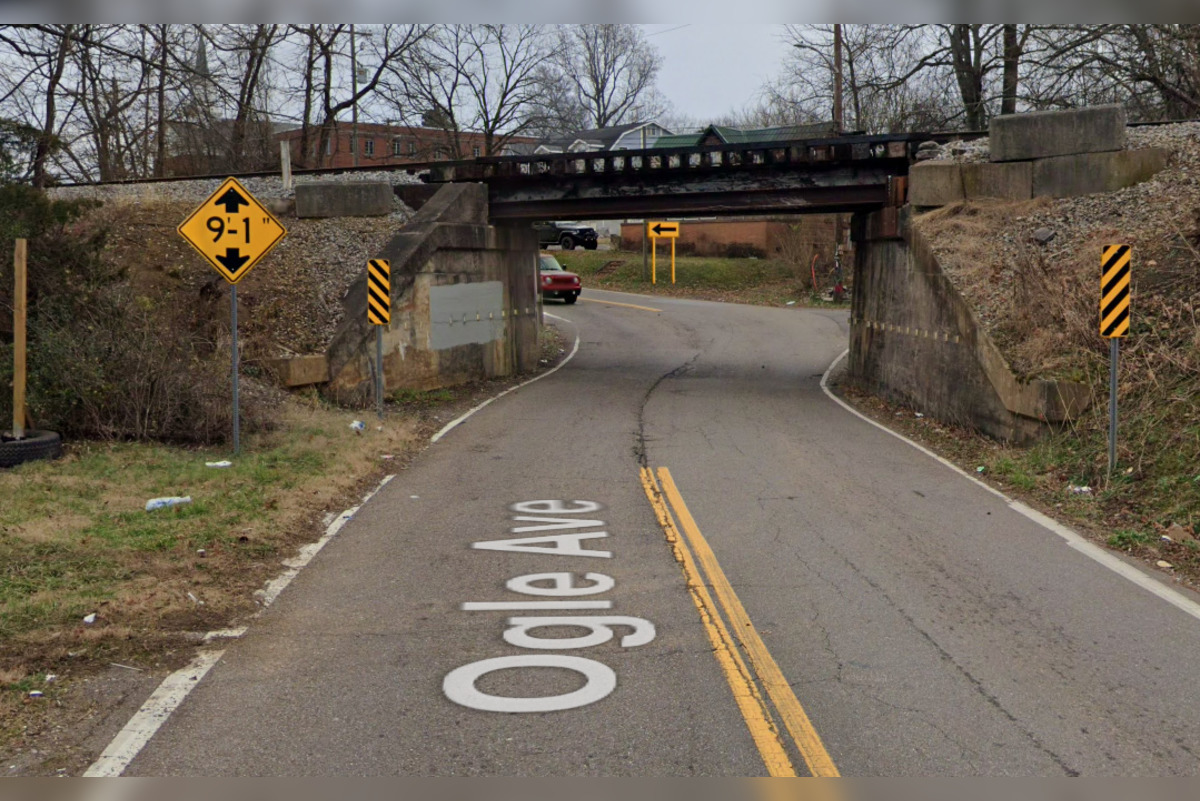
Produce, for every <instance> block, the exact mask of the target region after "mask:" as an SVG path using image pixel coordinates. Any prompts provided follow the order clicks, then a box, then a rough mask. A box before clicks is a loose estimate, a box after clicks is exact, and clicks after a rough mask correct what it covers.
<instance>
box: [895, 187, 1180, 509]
mask: <svg viewBox="0 0 1200 801" xmlns="http://www.w3.org/2000/svg"><path fill="white" fill-rule="evenodd" d="M1118 201H1119V198H1118V199H1117V200H1114V199H1113V198H1109V197H1108V196H1102V197H1099V198H1085V199H1073V200H1072V201H1051V200H1047V199H1040V200H1035V201H1031V202H1027V203H1005V202H1001V201H995V202H987V203H958V204H954V205H952V206H947V207H945V208H943V209H939V210H937V211H934V212H931V213H928V214H925V215H921V216H920V217H918V218H917V219H916V221H915V222H916V224H917V226H918V227H919V229H920V230H921V231H922V233H924V234H925V235H926V237H927V238H928V240H929V241H930V242H931V243H933V245H934V249H935V252H936V253H937V256H938V259H939V261H940V263H941V264H942V267H943V269H945V271H946V272H947V274H948V275H949V276H950V277H951V279H952V281H953V282H954V284H955V286H956V288H958V290H959V291H960V292H961V293H962V294H963V296H964V297H965V298H966V299H967V301H968V302H969V303H970V305H971V306H972V308H973V309H974V311H975V313H976V316H977V317H978V319H979V320H980V323H981V324H982V325H983V327H984V328H985V330H987V331H988V332H989V334H990V335H991V336H992V338H993V340H994V341H995V342H996V344H997V346H998V347H999V348H1000V350H1001V352H1002V353H1003V354H1004V356H1005V358H1006V359H1007V360H1008V362H1009V364H1010V366H1011V367H1012V369H1013V371H1014V373H1015V374H1016V375H1017V377H1018V378H1020V379H1030V378H1035V377H1042V378H1062V379H1068V380H1073V381H1079V382H1082V383H1085V384H1087V385H1089V386H1090V387H1092V389H1093V397H1094V398H1095V401H1094V402H1093V404H1092V406H1091V407H1090V408H1089V409H1088V410H1087V411H1086V412H1085V413H1084V414H1083V415H1082V416H1081V418H1080V419H1078V420H1076V421H1073V422H1072V423H1071V424H1070V425H1069V426H1068V428H1067V429H1066V430H1065V431H1064V432H1063V434H1062V435H1060V436H1059V437H1058V438H1056V439H1054V440H1053V442H1054V443H1055V444H1053V445H1052V446H1051V452H1049V453H1046V452H1043V453H1041V454H1040V455H1039V457H1038V461H1039V463H1044V464H1045V465H1047V466H1048V469H1053V470H1054V471H1055V475H1061V476H1063V477H1064V478H1065V479H1066V480H1069V481H1071V482H1074V483H1078V484H1088V485H1090V486H1093V487H1096V486H1100V487H1105V488H1106V495H1105V497H1104V499H1103V500H1104V503H1102V504H1100V505H1099V508H1100V511H1101V512H1102V514H1107V515H1108V516H1109V517H1112V518H1113V519H1116V518H1115V517H1113V516H1114V515H1115V514H1116V512H1117V511H1118V510H1120V511H1122V512H1128V514H1127V515H1123V516H1121V519H1123V520H1128V521H1130V523H1131V525H1132V526H1134V527H1144V528H1145V529H1146V530H1147V531H1158V530H1163V529H1165V528H1166V527H1167V526H1169V525H1170V524H1171V523H1173V522H1178V523H1180V524H1181V525H1184V526H1196V525H1197V524H1200V329H1198V327H1197V322H1198V320H1197V310H1198V307H1200V248H1198V247H1197V242H1198V241H1200V225H1198V214H1200V209H1195V208H1186V209H1179V210H1178V213H1177V214H1176V215H1174V216H1175V217H1176V218H1177V220H1178V222H1176V221H1172V220H1170V219H1167V221H1166V222H1164V219H1163V218H1162V216H1161V210H1154V213H1153V214H1151V213H1150V211H1148V210H1139V209H1136V208H1131V209H1128V210H1127V213H1125V214H1122V213H1121V205H1120V203H1119V202H1118ZM1164 202H1167V201H1165V200H1164ZM1113 209H1116V210H1115V211H1113ZM1102 212H1104V213H1102ZM1105 213H1106V214H1108V216H1105ZM1042 225H1047V226H1049V227H1051V228H1052V230H1054V231H1055V233H1056V236H1055V239H1054V240H1053V242H1052V244H1051V246H1049V247H1044V246H1042V245H1039V244H1037V243H1036V242H1035V241H1034V239H1033V237H1032V232H1033V230H1035V229H1036V228H1037V227H1039V226H1042ZM1115 243H1127V244H1130V245H1132V247H1133V252H1134V262H1133V280H1132V292H1131V307H1132V324H1131V328H1130V332H1129V335H1128V336H1127V337H1125V338H1124V339H1123V340H1122V342H1121V359H1120V373H1119V391H1118V403H1119V409H1120V432H1119V438H1118V465H1119V468H1120V470H1119V473H1118V474H1117V475H1116V476H1114V477H1113V479H1112V480H1110V479H1109V478H1108V477H1107V430H1108V408H1107V399H1108V367H1109V342H1108V340H1107V339H1104V338H1103V337H1101V336H1100V335H1099V330H1098V329H1099V319H1098V318H1099V274H1100V254H1101V252H1102V249H1103V247H1104V246H1106V245H1110V244H1115ZM1066 477H1069V478H1066ZM1064 478H1060V479H1058V480H1059V481H1062V480H1064Z"/></svg>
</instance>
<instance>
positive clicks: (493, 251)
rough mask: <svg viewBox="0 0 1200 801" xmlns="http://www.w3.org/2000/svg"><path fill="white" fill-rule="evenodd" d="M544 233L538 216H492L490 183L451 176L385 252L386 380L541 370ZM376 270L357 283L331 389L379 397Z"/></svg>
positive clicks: (460, 379)
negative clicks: (517, 221)
mask: <svg viewBox="0 0 1200 801" xmlns="http://www.w3.org/2000/svg"><path fill="white" fill-rule="evenodd" d="M537 253H538V247H537V237H536V235H535V234H534V233H533V231H532V229H530V228H529V226H527V225H524V226H511V227H510V226H493V225H488V224H487V191H486V188H485V187H484V186H483V185H482V184H448V185H446V186H444V187H443V188H442V189H441V190H439V191H438V193H437V194H436V195H435V196H434V197H433V198H432V199H431V200H430V201H429V202H428V203H426V204H425V205H424V206H423V207H422V208H421V210H420V211H419V212H418V213H417V214H416V216H414V217H413V219H412V221H411V222H410V223H409V224H408V225H406V226H405V227H404V229H403V230H402V231H401V232H400V233H399V234H397V235H396V237H395V238H393V239H392V240H391V241H390V242H389V243H388V244H387V245H386V246H385V247H384V248H383V249H382V251H381V252H380V254H379V257H380V258H384V259H388V260H389V261H390V262H391V267H392V270H391V278H392V282H391V290H392V292H391V299H392V314H391V324H390V325H389V326H386V327H385V328H384V335H383V343H384V357H383V374H384V383H385V387H386V388H387V389H389V390H392V389H398V388H402V387H403V388H410V389H433V388H436V387H444V386H453V385H455V384H461V383H464V382H467V381H473V380H478V379H480V378H491V377H496V376H505V375H512V374H514V373H517V372H525V371H529V370H533V369H534V368H535V367H536V366H537V360H538V329H539V326H540V316H539V315H540V311H539V307H538V303H537V281H536V269H537ZM366 303H367V291H366V276H365V275H364V276H363V277H362V278H360V279H359V280H357V281H355V282H354V284H352V285H351V286H350V289H349V290H348V292H347V295H346V299H345V302H344V305H345V317H344V319H343V322H342V324H341V326H340V327H339V328H338V331H337V333H336V334H335V335H334V338H333V342H332V344H331V345H330V347H329V351H328V360H329V373H330V381H329V384H328V385H327V386H326V392H327V394H329V395H330V396H332V397H334V398H336V399H337V400H338V401H339V402H344V403H356V402H365V401H367V400H369V399H370V398H372V397H373V392H374V390H373V386H374V380H375V379H374V375H375V373H374V369H375V365H374V361H375V328H376V327H375V326H373V325H370V324H368V323H367V313H366Z"/></svg>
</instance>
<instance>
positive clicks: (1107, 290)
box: [1100, 245, 1131, 338]
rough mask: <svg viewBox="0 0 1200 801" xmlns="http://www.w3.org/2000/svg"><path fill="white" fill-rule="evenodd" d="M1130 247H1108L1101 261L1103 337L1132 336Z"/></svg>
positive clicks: (1101, 323)
mask: <svg viewBox="0 0 1200 801" xmlns="http://www.w3.org/2000/svg"><path fill="white" fill-rule="evenodd" d="M1130 256H1131V248H1130V247H1129V245H1108V246H1107V247H1105V248H1104V254H1103V257H1102V259H1101V261H1100V336H1102V337H1109V338H1113V337H1123V336H1125V335H1126V334H1127V333H1129V282H1130V277H1131V276H1130V272H1131V271H1130V266H1129V260H1130Z"/></svg>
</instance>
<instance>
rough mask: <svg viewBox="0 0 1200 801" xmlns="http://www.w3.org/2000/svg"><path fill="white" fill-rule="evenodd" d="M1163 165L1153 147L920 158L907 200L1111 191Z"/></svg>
mask: <svg viewBox="0 0 1200 801" xmlns="http://www.w3.org/2000/svg"><path fill="white" fill-rule="evenodd" d="M1166 164H1167V153H1166V151H1165V150H1160V149H1158V148H1145V149H1143V150H1118V151H1116V152H1113V153H1087V154H1084V155H1076V156H1058V157H1056V158H1048V159H1037V160H1036V161H1010V162H1005V163H1003V164H979V163H975V164H959V163H958V162H954V161H923V162H921V163H919V164H914V165H913V167H912V169H911V170H910V171H909V177H908V202H909V203H911V204H912V205H914V206H926V207H928V206H945V205H948V204H950V203H955V202H958V201H960V200H978V199H980V198H999V199H1001V200H1029V199H1030V198H1032V197H1077V196H1079V195H1091V194H1094V193H1096V192H1116V191H1117V190H1119V189H1124V188H1125V187H1127V186H1133V185H1135V184H1140V183H1141V182H1142V181H1146V180H1148V179H1150V178H1152V177H1153V176H1154V174H1155V173H1157V172H1159V171H1160V170H1162V169H1163V168H1164V167H1165V166H1166Z"/></svg>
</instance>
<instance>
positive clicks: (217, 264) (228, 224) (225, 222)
mask: <svg viewBox="0 0 1200 801" xmlns="http://www.w3.org/2000/svg"><path fill="white" fill-rule="evenodd" d="M175 230H177V231H178V232H179V235H180V236H182V237H183V238H184V239H186V240H187V241H188V244H190V245H191V246H192V247H194V248H195V249H196V250H198V251H199V252H200V255H201V256H203V257H204V258H205V259H207V260H208V263H209V264H211V265H212V266H213V268H214V269H216V271H217V272H219V273H220V274H221V276H222V277H223V278H224V279H225V280H226V281H228V282H229V283H231V284H236V283H237V282H238V281H240V280H242V279H243V278H245V277H246V273H248V272H250V269H251V268H252V267H254V265H256V264H258V263H259V261H261V260H262V257H263V256H265V255H267V253H268V252H269V251H270V250H271V248H273V247H275V245H277V244H278V243H279V240H281V239H283V237H284V236H285V235H286V234H287V231H286V230H285V229H284V227H283V226H282V225H280V223H279V220H277V219H275V217H274V216H273V215H272V214H271V212H269V211H267V209H266V208H265V207H264V206H263V205H262V204H261V203H259V202H258V200H256V199H255V197H254V195H252V194H250V192H249V191H247V189H246V187H244V186H242V185H241V183H240V182H238V180H237V179H236V178H226V179H225V182H224V183H222V184H221V186H220V187H219V188H218V189H217V191H216V192H213V193H212V194H211V195H210V196H209V198H208V200H206V201H204V202H203V203H201V204H200V208H198V209H196V210H195V211H193V212H192V214H191V216H190V217H188V218H187V219H186V220H184V221H183V222H182V223H180V225H179V227H178V228H177V229H175Z"/></svg>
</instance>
